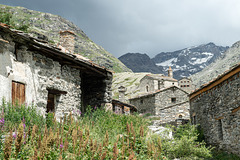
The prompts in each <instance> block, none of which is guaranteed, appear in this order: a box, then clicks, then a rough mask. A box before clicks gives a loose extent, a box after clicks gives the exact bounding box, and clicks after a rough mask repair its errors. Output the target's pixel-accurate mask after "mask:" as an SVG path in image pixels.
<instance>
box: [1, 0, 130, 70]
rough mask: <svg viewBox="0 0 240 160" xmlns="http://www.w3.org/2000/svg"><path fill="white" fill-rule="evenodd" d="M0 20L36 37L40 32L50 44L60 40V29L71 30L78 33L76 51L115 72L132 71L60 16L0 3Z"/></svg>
mask: <svg viewBox="0 0 240 160" xmlns="http://www.w3.org/2000/svg"><path fill="white" fill-rule="evenodd" d="M0 22H2V23H6V24H8V25H10V26H11V27H12V28H14V29H17V30H22V31H24V32H28V33H31V34H32V35H33V36H36V37H38V35H39V34H40V35H41V34H42V35H45V36H47V37H48V41H49V42H50V44H57V43H58V42H59V31H61V30H71V31H73V32H74V33H75V34H76V39H75V40H76V46H77V47H76V48H75V52H76V53H78V54H81V55H83V56H85V57H86V58H88V59H90V60H92V61H93V62H95V63H97V64H98V65H101V66H105V67H107V68H108V69H110V70H113V71H114V72H124V71H130V72H131V70H130V69H128V68H127V67H126V66H125V65H124V64H123V63H122V62H121V61H120V60H118V59H117V58H116V57H114V56H113V55H112V54H111V53H109V52H107V51H106V50H104V49H103V48H102V47H100V46H98V45H97V44H95V43H94V42H93V41H92V40H91V39H90V38H89V37H88V36H87V35H86V34H85V33H84V32H83V31H81V29H80V28H78V27H76V26H75V25H72V23H71V22H69V21H67V20H66V19H64V18H62V17H60V16H57V15H52V14H49V13H43V12H38V11H33V10H28V9H26V8H23V7H10V6H6V5H1V4H0ZM66 26H67V28H66Z"/></svg>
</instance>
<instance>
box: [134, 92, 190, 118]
mask: <svg viewBox="0 0 240 160" xmlns="http://www.w3.org/2000/svg"><path fill="white" fill-rule="evenodd" d="M172 98H175V101H174V102H173V99H172ZM186 101H188V94H187V93H186V92H185V91H182V90H181V89H179V88H177V87H171V88H168V89H164V90H163V91H159V92H156V93H154V94H149V95H147V96H142V97H138V98H134V99H130V103H131V104H133V105H134V106H136V107H137V109H138V111H139V112H140V113H151V114H153V115H156V116H160V117H161V119H162V121H164V122H165V121H175V120H176V119H177V118H178V116H179V115H180V114H181V115H182V118H184V119H189V103H188V102H186ZM168 112H169V114H167V113H168ZM176 117H177V118H176Z"/></svg>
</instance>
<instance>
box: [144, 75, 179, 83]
mask: <svg viewBox="0 0 240 160" xmlns="http://www.w3.org/2000/svg"><path fill="white" fill-rule="evenodd" d="M145 77H147V78H151V79H154V80H166V81H172V82H178V80H176V79H174V78H171V77H167V76H164V75H163V74H147V75H146V76H145ZM145 77H143V78H145ZM143 78H142V79H143Z"/></svg>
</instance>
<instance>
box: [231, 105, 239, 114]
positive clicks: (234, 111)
mask: <svg viewBox="0 0 240 160" xmlns="http://www.w3.org/2000/svg"><path fill="white" fill-rule="evenodd" d="M239 110H240V106H239V107H237V108H235V109H233V110H232V113H236V112H237V111H239Z"/></svg>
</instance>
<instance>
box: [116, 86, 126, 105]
mask: <svg viewBox="0 0 240 160" xmlns="http://www.w3.org/2000/svg"><path fill="white" fill-rule="evenodd" d="M126 91H127V88H125V87H123V86H120V87H118V92H119V98H118V100H119V101H121V102H125V92H126Z"/></svg>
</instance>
